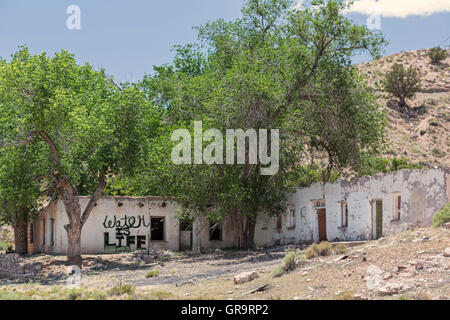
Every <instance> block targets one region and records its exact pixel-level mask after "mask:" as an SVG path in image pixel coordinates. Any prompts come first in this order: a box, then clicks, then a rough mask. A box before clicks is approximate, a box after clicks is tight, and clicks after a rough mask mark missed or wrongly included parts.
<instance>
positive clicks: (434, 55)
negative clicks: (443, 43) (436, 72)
mask: <svg viewBox="0 0 450 320" xmlns="http://www.w3.org/2000/svg"><path fill="white" fill-rule="evenodd" d="M428 57H429V58H430V60H431V62H432V63H434V64H439V63H440V62H441V61H442V60H444V59H446V58H447V57H448V53H447V50H444V49H441V47H435V48H432V49H430V50H429V51H428Z"/></svg>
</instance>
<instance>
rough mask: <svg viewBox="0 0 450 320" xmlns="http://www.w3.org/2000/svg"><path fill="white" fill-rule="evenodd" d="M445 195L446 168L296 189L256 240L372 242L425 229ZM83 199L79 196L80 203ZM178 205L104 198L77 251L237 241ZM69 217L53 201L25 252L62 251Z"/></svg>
mask: <svg viewBox="0 0 450 320" xmlns="http://www.w3.org/2000/svg"><path fill="white" fill-rule="evenodd" d="M449 199H450V171H449V170H448V169H444V168H434V169H429V170H401V171H396V172H390V173H386V174H380V175H376V176H372V177H362V178H355V179H352V180H350V181H345V180H338V181H336V182H333V183H326V184H320V183H317V184H313V185H312V186H310V187H308V188H299V189H298V190H297V191H296V192H295V193H294V194H292V195H290V197H289V200H288V206H287V210H286V212H285V213H284V214H282V215H280V216H279V217H277V218H272V217H267V216H261V217H260V218H259V220H258V221H257V224H256V230H255V244H256V245H258V246H263V247H270V246H273V245H278V244H299V243H311V242H320V241H330V242H334V241H357V240H371V239H377V238H380V237H383V236H389V235H392V234H396V233H399V232H402V231H405V230H408V229H411V228H414V227H429V226H431V224H432V220H433V215H434V213H435V212H437V211H440V210H441V209H442V208H443V207H444V206H445V204H446V203H447V202H449ZM88 201H89V198H88V197H81V205H82V209H83V208H84V207H85V206H86V205H87V203H88ZM177 210H178V205H177V203H176V202H174V201H172V200H170V199H169V198H161V197H145V198H135V197H102V198H101V199H100V200H99V201H98V202H97V205H96V207H95V208H94V210H93V211H92V213H91V215H90V217H89V219H88V220H87V222H86V224H85V226H84V227H83V230H82V243H81V245H82V252H83V253H85V254H90V253H92V254H93V253H115V252H124V251H125V252H126V251H135V250H147V249H167V250H173V251H178V250H189V249H192V248H197V247H201V248H230V247H235V246H236V244H237V243H236V241H237V240H236V237H235V233H234V230H233V228H232V224H231V223H230V222H229V221H224V222H223V223H222V224H215V223H212V222H210V221H208V220H207V219H198V220H196V221H195V222H194V223H193V225H190V226H185V225H183V223H180V222H179V220H178V219H177V217H176V216H177ZM67 223H68V218H67V215H66V213H65V209H64V205H63V203H62V202H61V201H60V200H58V201H55V202H53V203H51V204H50V205H48V206H47V207H46V208H45V209H43V210H42V211H41V213H40V214H39V217H38V219H37V220H36V221H34V222H33V223H32V224H30V227H29V242H30V244H29V252H30V253H33V252H46V253H50V254H64V253H65V251H66V250H67V234H66V231H65V229H64V225H65V224H67Z"/></svg>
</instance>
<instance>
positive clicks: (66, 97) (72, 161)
mask: <svg viewBox="0 0 450 320" xmlns="http://www.w3.org/2000/svg"><path fill="white" fill-rule="evenodd" d="M0 101H1V104H0V107H1V109H0V113H1V117H0V137H1V138H0V148H1V149H3V148H6V147H10V148H21V147H23V146H26V148H28V147H30V148H35V149H36V155H37V157H38V158H36V159H35V158H33V157H32V154H34V153H28V154H26V153H24V152H23V150H22V154H24V155H25V158H26V160H24V161H28V164H31V163H33V162H34V161H35V160H41V159H45V160H44V161H43V163H48V165H46V167H45V172H44V173H45V174H46V175H47V176H49V177H51V179H52V181H53V182H54V184H55V189H56V191H57V193H58V195H59V196H61V197H62V198H63V200H64V205H65V207H66V213H67V214H68V216H69V221H70V224H69V225H68V226H67V228H66V229H67V231H68V232H69V250H68V256H69V257H71V256H72V255H73V256H74V259H76V260H77V261H76V262H77V263H80V260H81V256H80V255H79V252H78V253H77V252H75V251H79V250H80V249H79V248H80V246H77V245H76V244H77V243H79V242H80V234H81V228H82V226H83V225H84V223H85V222H86V220H87V218H88V217H89V214H90V212H91V210H92V208H93V207H94V205H95V202H96V201H97V199H98V198H99V197H100V196H101V194H102V192H103V190H104V189H105V187H106V179H107V178H108V177H109V178H111V177H113V176H115V175H118V174H132V173H133V170H134V169H135V168H136V167H137V166H139V164H140V163H141V162H142V158H143V157H145V155H147V154H148V148H149V147H150V144H149V139H150V138H151V137H152V135H153V134H154V132H155V131H156V128H157V126H158V125H159V116H158V112H157V110H155V109H154V108H153V107H152V104H151V103H149V101H148V100H147V99H146V97H145V95H144V94H143V92H142V91H141V90H140V89H139V88H138V87H137V86H136V85H129V84H125V85H123V87H120V86H119V85H117V84H115V83H114V82H113V80H112V79H111V78H110V77H108V76H107V74H106V72H105V70H103V69H102V70H98V71H97V70H95V69H94V68H93V67H92V66H90V65H89V64H85V65H78V64H77V63H76V60H75V58H74V56H73V55H72V54H70V53H68V52H66V51H61V52H59V53H56V54H55V55H54V56H53V57H49V56H47V55H46V54H45V53H41V54H39V55H32V54H30V52H29V50H28V48H26V47H22V48H20V50H19V51H18V52H16V53H15V54H14V55H13V56H12V57H11V60H10V61H9V62H6V61H2V62H1V63H0ZM33 150H34V149H33ZM17 152H19V149H17ZM8 168H12V166H11V163H10V164H9V165H8ZM8 170H10V169H8ZM26 178H27V179H28V178H29V177H26ZM22 191H23V190H22ZM22 191H21V192H19V193H23V192H22ZM23 194H25V193H23ZM33 194H34V193H33ZM79 195H92V196H91V199H90V202H89V204H88V205H87V207H86V208H85V209H84V211H83V212H81V208H80V205H79V198H78V197H79ZM77 248H78V249H77ZM72 249H73V250H74V252H72Z"/></svg>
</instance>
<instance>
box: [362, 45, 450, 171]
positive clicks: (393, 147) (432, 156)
mask: <svg viewBox="0 0 450 320" xmlns="http://www.w3.org/2000/svg"><path fill="white" fill-rule="evenodd" d="M448 52H449V54H450V50H449V51H448ZM427 53H428V50H426V49H421V50H415V51H411V52H401V53H397V54H395V55H392V56H387V57H383V58H379V59H376V60H374V61H371V62H368V63H364V64H361V65H359V66H358V68H359V69H360V70H361V71H362V72H363V73H364V74H366V75H367V77H368V79H369V84H370V85H371V86H372V87H373V88H375V90H376V92H377V96H378V98H379V102H380V105H382V107H383V108H384V109H385V110H386V111H387V114H388V117H389V123H388V125H387V128H386V129H387V131H386V134H387V138H388V145H389V148H388V150H387V151H386V152H385V157H386V158H392V157H394V156H397V157H402V158H406V159H408V160H410V161H413V162H417V163H422V164H425V165H427V166H436V165H441V166H450V135H449V132H450V55H449V57H448V58H447V59H446V60H444V61H442V62H441V64H440V65H434V64H432V63H431V61H430V59H429V58H428V56H427ZM395 63H400V64H403V65H404V67H406V68H408V67H409V66H410V65H412V66H415V67H417V68H419V70H420V73H421V78H422V89H421V91H420V92H418V93H417V94H416V96H415V97H414V98H413V99H410V100H407V103H408V105H409V108H408V111H407V112H405V111H401V110H399V108H398V104H397V103H396V101H395V99H393V98H392V97H390V96H389V95H388V94H387V93H386V92H383V90H382V89H381V83H382V80H383V77H384V74H385V73H386V72H387V71H389V70H390V68H391V67H392V66H393V65H394V64H395Z"/></svg>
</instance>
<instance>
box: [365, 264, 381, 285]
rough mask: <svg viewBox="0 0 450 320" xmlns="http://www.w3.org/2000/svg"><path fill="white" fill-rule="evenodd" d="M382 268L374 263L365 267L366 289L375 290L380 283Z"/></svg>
mask: <svg viewBox="0 0 450 320" xmlns="http://www.w3.org/2000/svg"><path fill="white" fill-rule="evenodd" d="M382 275H383V270H381V269H380V268H378V267H377V266H376V265H370V266H369V267H367V276H366V285H367V289H369V290H375V289H377V288H378V287H380V285H381V281H382Z"/></svg>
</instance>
